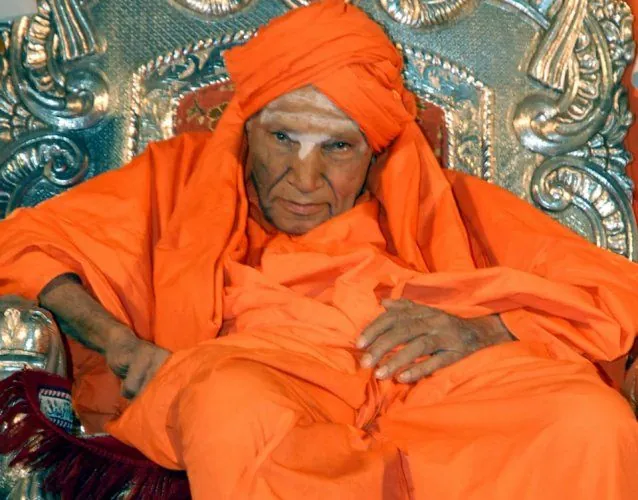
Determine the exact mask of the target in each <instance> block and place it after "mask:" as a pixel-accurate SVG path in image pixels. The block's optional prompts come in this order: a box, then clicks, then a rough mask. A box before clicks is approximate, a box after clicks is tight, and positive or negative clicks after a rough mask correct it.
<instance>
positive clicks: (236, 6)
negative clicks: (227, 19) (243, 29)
mask: <svg viewBox="0 0 638 500" xmlns="http://www.w3.org/2000/svg"><path fill="white" fill-rule="evenodd" d="M172 1H173V2H175V3H176V4H177V5H179V6H181V7H183V8H185V9H187V10H189V11H190V12H194V13H195V14H198V15H201V16H204V17H212V18H215V17H224V16H228V15H230V14H234V13H235V12H238V11H239V10H241V9H243V8H245V7H247V6H248V4H250V2H251V1H252V0H172Z"/></svg>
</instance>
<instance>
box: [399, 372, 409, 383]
mask: <svg viewBox="0 0 638 500" xmlns="http://www.w3.org/2000/svg"><path fill="white" fill-rule="evenodd" d="M399 380H400V381H401V382H408V381H409V380H410V372H403V373H402V374H401V375H399Z"/></svg>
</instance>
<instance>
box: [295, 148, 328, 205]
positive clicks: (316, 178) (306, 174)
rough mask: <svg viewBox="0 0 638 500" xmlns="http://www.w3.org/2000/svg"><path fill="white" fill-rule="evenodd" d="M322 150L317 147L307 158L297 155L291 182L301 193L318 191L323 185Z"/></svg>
mask: <svg viewBox="0 0 638 500" xmlns="http://www.w3.org/2000/svg"><path fill="white" fill-rule="evenodd" d="M322 174H323V162H322V158H321V148H319V147H315V148H312V150H311V151H310V152H309V153H308V154H307V155H306V156H305V157H303V158H302V157H301V155H296V157H295V158H294V159H293V161H292V168H291V172H290V177H289V181H288V182H290V184H292V185H293V186H294V187H295V188H297V189H298V190H299V191H300V192H301V193H304V194H309V193H312V192H314V191H317V190H318V189H319V188H320V187H321V185H322V183H323V176H322Z"/></svg>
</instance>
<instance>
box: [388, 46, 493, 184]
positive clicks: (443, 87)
mask: <svg viewBox="0 0 638 500" xmlns="http://www.w3.org/2000/svg"><path fill="white" fill-rule="evenodd" d="M399 48H400V49H401V50H403V52H404V54H405V56H406V59H407V64H406V73H405V79H406V83H407V85H408V86H409V87H410V88H411V90H413V91H414V92H415V94H416V95H417V96H418V97H419V98H421V99H424V100H425V101H427V102H430V103H432V104H435V105H436V106H439V107H440V108H441V109H443V111H444V112H445V121H446V128H447V132H448V144H447V158H446V164H447V166H448V168H451V169H455V170H462V171H464V172H467V173H470V174H473V175H476V176H477V177H481V178H483V179H486V180H489V179H491V178H493V176H494V158H493V153H492V131H493V115H492V107H493V95H492V92H491V90H490V89H489V88H487V87H486V86H485V85H484V84H483V82H481V81H479V80H477V79H476V78H475V77H474V76H473V75H472V74H471V73H470V72H468V71H467V70H465V69H462V68H460V67H458V66H456V65H454V64H452V63H451V62H449V61H445V60H443V59H442V58H440V57H439V56H437V55H433V54H428V53H426V52H422V51H420V50H417V49H414V48H412V47H399Z"/></svg>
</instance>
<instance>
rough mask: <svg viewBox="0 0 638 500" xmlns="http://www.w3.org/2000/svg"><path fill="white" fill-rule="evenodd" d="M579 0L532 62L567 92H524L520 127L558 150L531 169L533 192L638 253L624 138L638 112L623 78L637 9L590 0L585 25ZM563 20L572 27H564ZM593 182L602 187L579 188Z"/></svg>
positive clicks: (537, 144)
mask: <svg viewBox="0 0 638 500" xmlns="http://www.w3.org/2000/svg"><path fill="white" fill-rule="evenodd" d="M578 1H581V0H570V2H564V3H563V4H562V6H561V8H560V9H559V10H558V11H557V13H556V14H555V18H554V21H553V23H552V25H551V27H550V29H549V30H548V32H547V33H546V34H545V37H544V38H543V41H542V42H541V44H540V46H539V49H538V51H537V53H536V55H535V57H534V58H533V60H532V64H531V67H530V75H531V76H533V77H534V78H536V79H537V80H538V81H540V82H542V83H543V84H544V85H546V86H547V87H550V88H552V89H554V90H564V92H562V93H561V94H560V95H559V96H558V98H557V99H553V98H551V97H549V96H548V95H547V94H540V93H539V94H534V95H531V96H528V97H527V98H525V99H524V100H523V101H522V102H521V103H520V104H519V106H518V107H517V109H516V112H515V117H514V128H515V130H516V133H517V135H518V137H519V139H520V141H521V143H522V144H523V145H524V146H525V147H526V148H527V149H529V150H531V151H534V152H536V153H540V154H542V155H544V156H548V157H552V158H551V160H546V161H544V162H543V163H542V164H541V166H540V167H539V168H538V171H537V172H536V173H535V174H534V176H533V180H532V186H531V190H532V195H533V198H534V200H535V201H536V202H537V203H538V204H539V205H540V206H541V207H543V208H545V209H547V210H549V211H553V212H555V213H556V214H557V216H558V218H559V219H560V220H562V221H563V222H565V223H568V220H567V219H563V217H567V216H566V213H567V212H566V211H567V209H568V208H570V207H571V208H576V209H578V210H580V211H582V212H583V213H584V214H585V216H586V219H587V220H588V221H589V223H590V225H591V233H592V234H593V235H594V239H595V241H596V243H597V244H599V245H600V246H602V247H604V248H609V249H610V250H612V251H614V252H617V253H620V254H622V255H626V256H628V257H630V258H632V259H636V258H637V257H638V254H637V253H636V250H635V249H636V238H637V237H638V235H637V233H636V221H635V217H634V215H633V212H632V210H631V201H632V187H633V186H632V182H631V179H629V177H628V176H627V174H626V172H625V169H626V167H627V164H628V162H629V159H630V158H629V155H628V154H627V153H626V151H625V149H624V147H623V144H622V142H623V139H624V137H625V135H626V133H627V129H628V127H629V125H630V124H631V121H632V116H631V113H630V112H629V110H628V108H627V98H626V94H625V90H624V89H623V87H622V85H621V83H620V79H621V77H622V73H623V71H624V69H625V67H626V66H627V64H628V62H629V61H631V59H632V57H633V52H634V42H633V41H632V38H631V36H632V32H631V23H632V16H631V11H630V9H629V7H628V6H627V4H625V3H624V2H623V1H621V0H611V1H606V0H604V1H603V0H590V1H589V5H588V8H587V9H584V8H583V9H581V10H580V12H581V13H582V14H581V15H582V26H580V27H579V24H578V23H579V18H578V16H577V14H576V12H575V11H574V10H573V9H572V7H574V5H575V4H576V2H578ZM571 3H573V4H574V5H572V6H571V7H570V5H571ZM569 9H572V10H569ZM561 23H562V24H561ZM563 24H565V26H566V27H568V28H569V30H565V31H564V32H563V33H562V34H561V33H560V30H559V29H558V28H560V27H561V26H562V25H563ZM555 28H556V29H555ZM570 38H571V39H572V41H570ZM572 45H573V54H572V55H571V57H567V56H568V53H567V52H566V50H565V48H569V47H570V46H572ZM543 61H544V62H543ZM561 67H564V68H565V69H564V72H563V73H561V71H563V70H561V69H560V68H561ZM551 68H555V70H554V71H552V69H551ZM563 75H564V76H563ZM561 183H565V184H564V185H561ZM593 185H596V186H598V188H599V190H600V192H598V191H592V192H589V191H587V192H584V191H583V192H581V189H585V187H586V189H589V188H590V187H591V186H593ZM592 197H594V198H592ZM607 199H608V200H611V201H609V203H607V202H605V203H603V202H601V201H600V200H607ZM552 200H553V201H552ZM601 203H602V205H601ZM612 205H613V207H614V209H613V211H611V212H609V210H610V208H609V207H611V206H612ZM599 206H603V211H599V210H598V207H599ZM612 214H613V217H612ZM610 217H611V218H610ZM610 221H614V223H613V224H612V223H611V222H610ZM568 225H569V224H568Z"/></svg>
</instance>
